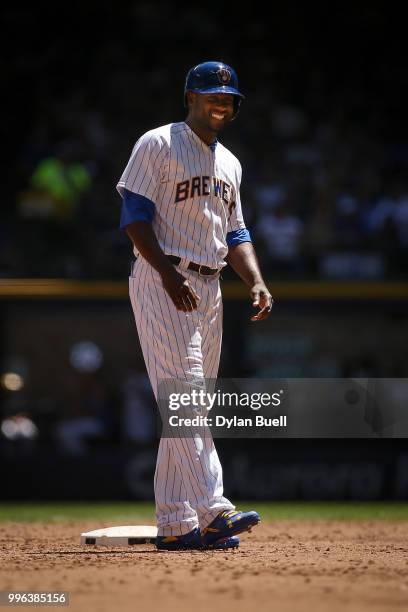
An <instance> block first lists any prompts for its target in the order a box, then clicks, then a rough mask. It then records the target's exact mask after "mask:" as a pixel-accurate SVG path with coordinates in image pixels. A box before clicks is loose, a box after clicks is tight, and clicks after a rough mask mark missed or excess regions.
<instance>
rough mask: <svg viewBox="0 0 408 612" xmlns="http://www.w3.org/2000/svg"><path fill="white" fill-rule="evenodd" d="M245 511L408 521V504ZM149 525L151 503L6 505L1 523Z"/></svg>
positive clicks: (245, 505)
mask: <svg viewBox="0 0 408 612" xmlns="http://www.w3.org/2000/svg"><path fill="white" fill-rule="evenodd" d="M237 507H238V508H239V509H242V510H251V509H253V510H257V511H258V512H259V513H260V515H261V518H262V519H263V520H265V521H273V520H313V521H318V520H340V521H348V520H357V521H358V520H388V521H401V520H406V521H408V503H406V502H293V503H291V502H258V501H255V502H254V501H250V502H244V501H243V502H240V503H239V504H238V506H237ZM85 520H90V521H115V522H116V521H123V523H124V524H129V523H130V524H131V523H132V522H135V523H136V522H140V521H146V522H147V523H151V524H154V523H155V516H154V504H153V503H151V502H115V503H112V502H94V503H92V502H89V503H88V502H86V503H84V502H58V503H56V502H47V503H34V502H21V503H15V502H14V503H11V502H2V503H1V504H0V521H3V522H4V521H18V522H54V523H58V522H62V521H85Z"/></svg>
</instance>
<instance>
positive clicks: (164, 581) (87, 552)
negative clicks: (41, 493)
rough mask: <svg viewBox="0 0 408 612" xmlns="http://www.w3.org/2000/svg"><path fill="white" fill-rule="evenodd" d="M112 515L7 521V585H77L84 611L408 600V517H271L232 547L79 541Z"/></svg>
mask: <svg viewBox="0 0 408 612" xmlns="http://www.w3.org/2000/svg"><path fill="white" fill-rule="evenodd" d="M112 524H120V523H106V522H105V523H104V522H102V523H90V522H85V521H80V522H69V523H10V522H9V523H1V524H0V549H1V552H0V568H1V569H0V590H2V591H10V590H18V591H36V592H39V591H41V592H45V591H68V592H69V594H70V604H69V607H68V608H65V609H68V610H75V611H77V610H78V611H80V612H85V611H86V612H93V611H98V612H99V611H101V612H105V611H116V610H123V611H126V612H127V611H130V610H132V611H133V610H138V611H145V610H148V611H149V612H154V611H156V610H158V611H159V610H160V611H163V610H165V611H166V612H173V611H176V610H177V611H178V612H182V611H184V610H195V611H197V610H202V609H207V610H211V611H216V610H222V611H223V612H229V611H230V610H231V611H232V610H234V612H237V611H239V612H240V611H245V612H248V611H251V610H256V612H261V611H263V610H276V611H278V612H280V611H283V612H286V611H288V612H289V611H291V612H313V611H317V612H320V611H322V612H323V611H325V612H326V611H330V612H337V611H339V612H340V611H341V612H345V611H347V612H348V611H350V612H351V611H353V612H354V611H359V612H360V611H368V610H370V612H372V611H373V610H374V611H375V612H376V611H380V610H381V611H384V612H385V611H386V612H390V611H392V610H403V609H408V522H402V521H395V522H386V521H370V522H362V521H358V522H357V521H356V522H337V521H310V522H306V521H304V522H303V521H302V522H297V521H277V522H275V523H268V524H266V523H261V525H260V526H258V527H256V528H254V530H253V532H252V534H244V535H242V536H241V546H240V548H239V549H238V550H237V551H230V552H222V551H211V552H210V551H208V552H198V551H194V552H158V551H156V550H155V548H154V546H153V545H146V544H145V545H138V546H132V547H129V548H126V549H124V548H120V549H106V548H100V547H95V546H81V545H80V544H79V538H80V533H81V532H82V531H88V530H91V529H98V528H102V527H108V526H110V525H112ZM122 524H123V523H122ZM30 607H31V609H32V608H33V607H34V606H30ZM50 608H51V609H57V608H55V607H50V606H47V609H50ZM24 609H28V607H27V606H24ZM58 609H64V608H58Z"/></svg>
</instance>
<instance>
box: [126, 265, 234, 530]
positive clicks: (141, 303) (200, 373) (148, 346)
mask: <svg viewBox="0 0 408 612" xmlns="http://www.w3.org/2000/svg"><path fill="white" fill-rule="evenodd" d="M181 268H183V262H182V264H181ZM180 272H181V273H182V274H183V275H184V276H185V277H186V278H187V279H188V281H189V283H190V284H191V285H192V286H193V288H194V289H195V291H196V293H197V294H198V295H199V296H200V298H201V300H200V301H199V305H198V308H197V309H196V310H193V311H192V312H183V311H180V310H177V308H176V307H175V306H174V304H173V302H172V300H171V298H170V297H169V296H168V294H167V293H166V291H165V289H164V287H163V284H162V281H161V278H160V275H159V274H158V273H157V272H156V270H154V268H152V266H150V264H148V263H147V261H146V260H145V259H143V257H141V256H139V257H138V259H137V260H136V262H135V263H134V265H133V272H132V276H131V277H130V278H129V293H130V299H131V302H132V307H133V312H134V315H135V321H136V327H137V330H138V334H139V340H140V345H141V348H142V351H143V356H144V360H145V363H146V367H147V371H148V375H149V378H150V382H151V385H152V388H153V392H154V394H155V396H156V400H157V399H158V387H159V384H160V382H161V381H163V380H168V379H172V380H181V381H189V380H191V379H201V380H203V381H204V379H215V378H216V377H217V373H218V367H219V361H220V353H221V340H222V297H221V289H220V284H219V278H218V275H216V276H215V277H203V276H200V275H198V274H197V273H196V272H193V271H190V270H186V269H180ZM192 416H195V415H194V414H192ZM154 492H155V500H156V518H157V526H158V535H159V536H167V535H183V534H185V533H188V532H189V531H191V530H192V529H194V528H195V527H197V526H200V528H201V529H203V528H204V527H206V526H207V525H208V524H209V523H210V522H211V521H212V520H213V519H214V518H215V517H216V516H217V515H218V514H219V513H220V512H222V511H223V510H234V509H235V506H233V505H232V504H231V502H230V501H229V500H228V499H226V498H225V497H224V496H223V481H222V467H221V464H220V460H219V458H218V454H217V451H216V449H215V446H214V442H213V439H212V437H208V436H207V435H206V436H203V437H197V436H196V437H185V438H177V437H175V438H162V439H161V440H160V445H159V450H158V455H157V463H156V472H155V477H154Z"/></svg>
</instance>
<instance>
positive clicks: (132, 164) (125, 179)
mask: <svg viewBox="0 0 408 612" xmlns="http://www.w3.org/2000/svg"><path fill="white" fill-rule="evenodd" d="M164 157H165V149H164V145H163V143H162V142H161V140H160V139H159V138H158V137H157V136H156V135H154V134H152V133H151V132H147V133H146V134H144V135H143V136H142V137H141V138H139V140H138V141H137V142H136V144H135V146H134V148H133V151H132V155H131V157H130V159H129V161H128V164H127V166H126V168H125V170H124V172H123V174H122V176H121V177H120V180H119V182H118V184H117V186H116V188H117V190H118V191H119V193H120V195H121V196H122V198H123V195H124V190H125V189H127V190H128V191H131V192H133V193H137V194H139V195H141V196H144V197H145V198H148V199H149V200H151V201H152V202H154V203H155V202H156V197H157V191H158V186H159V183H160V172H161V166H162V162H163V159H164Z"/></svg>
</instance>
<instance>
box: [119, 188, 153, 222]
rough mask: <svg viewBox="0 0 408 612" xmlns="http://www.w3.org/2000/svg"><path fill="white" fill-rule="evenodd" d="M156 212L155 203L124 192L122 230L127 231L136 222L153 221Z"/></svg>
mask: <svg viewBox="0 0 408 612" xmlns="http://www.w3.org/2000/svg"><path fill="white" fill-rule="evenodd" d="M154 211H155V205H154V202H152V201H151V200H149V199H148V198H145V197H144V196H142V195H140V194H138V193H133V191H129V190H128V189H124V190H123V200H122V214H121V216H120V229H125V227H126V226H127V225H130V224H131V223H133V222H134V221H148V222H149V223H151V222H152V221H153V217H154Z"/></svg>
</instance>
